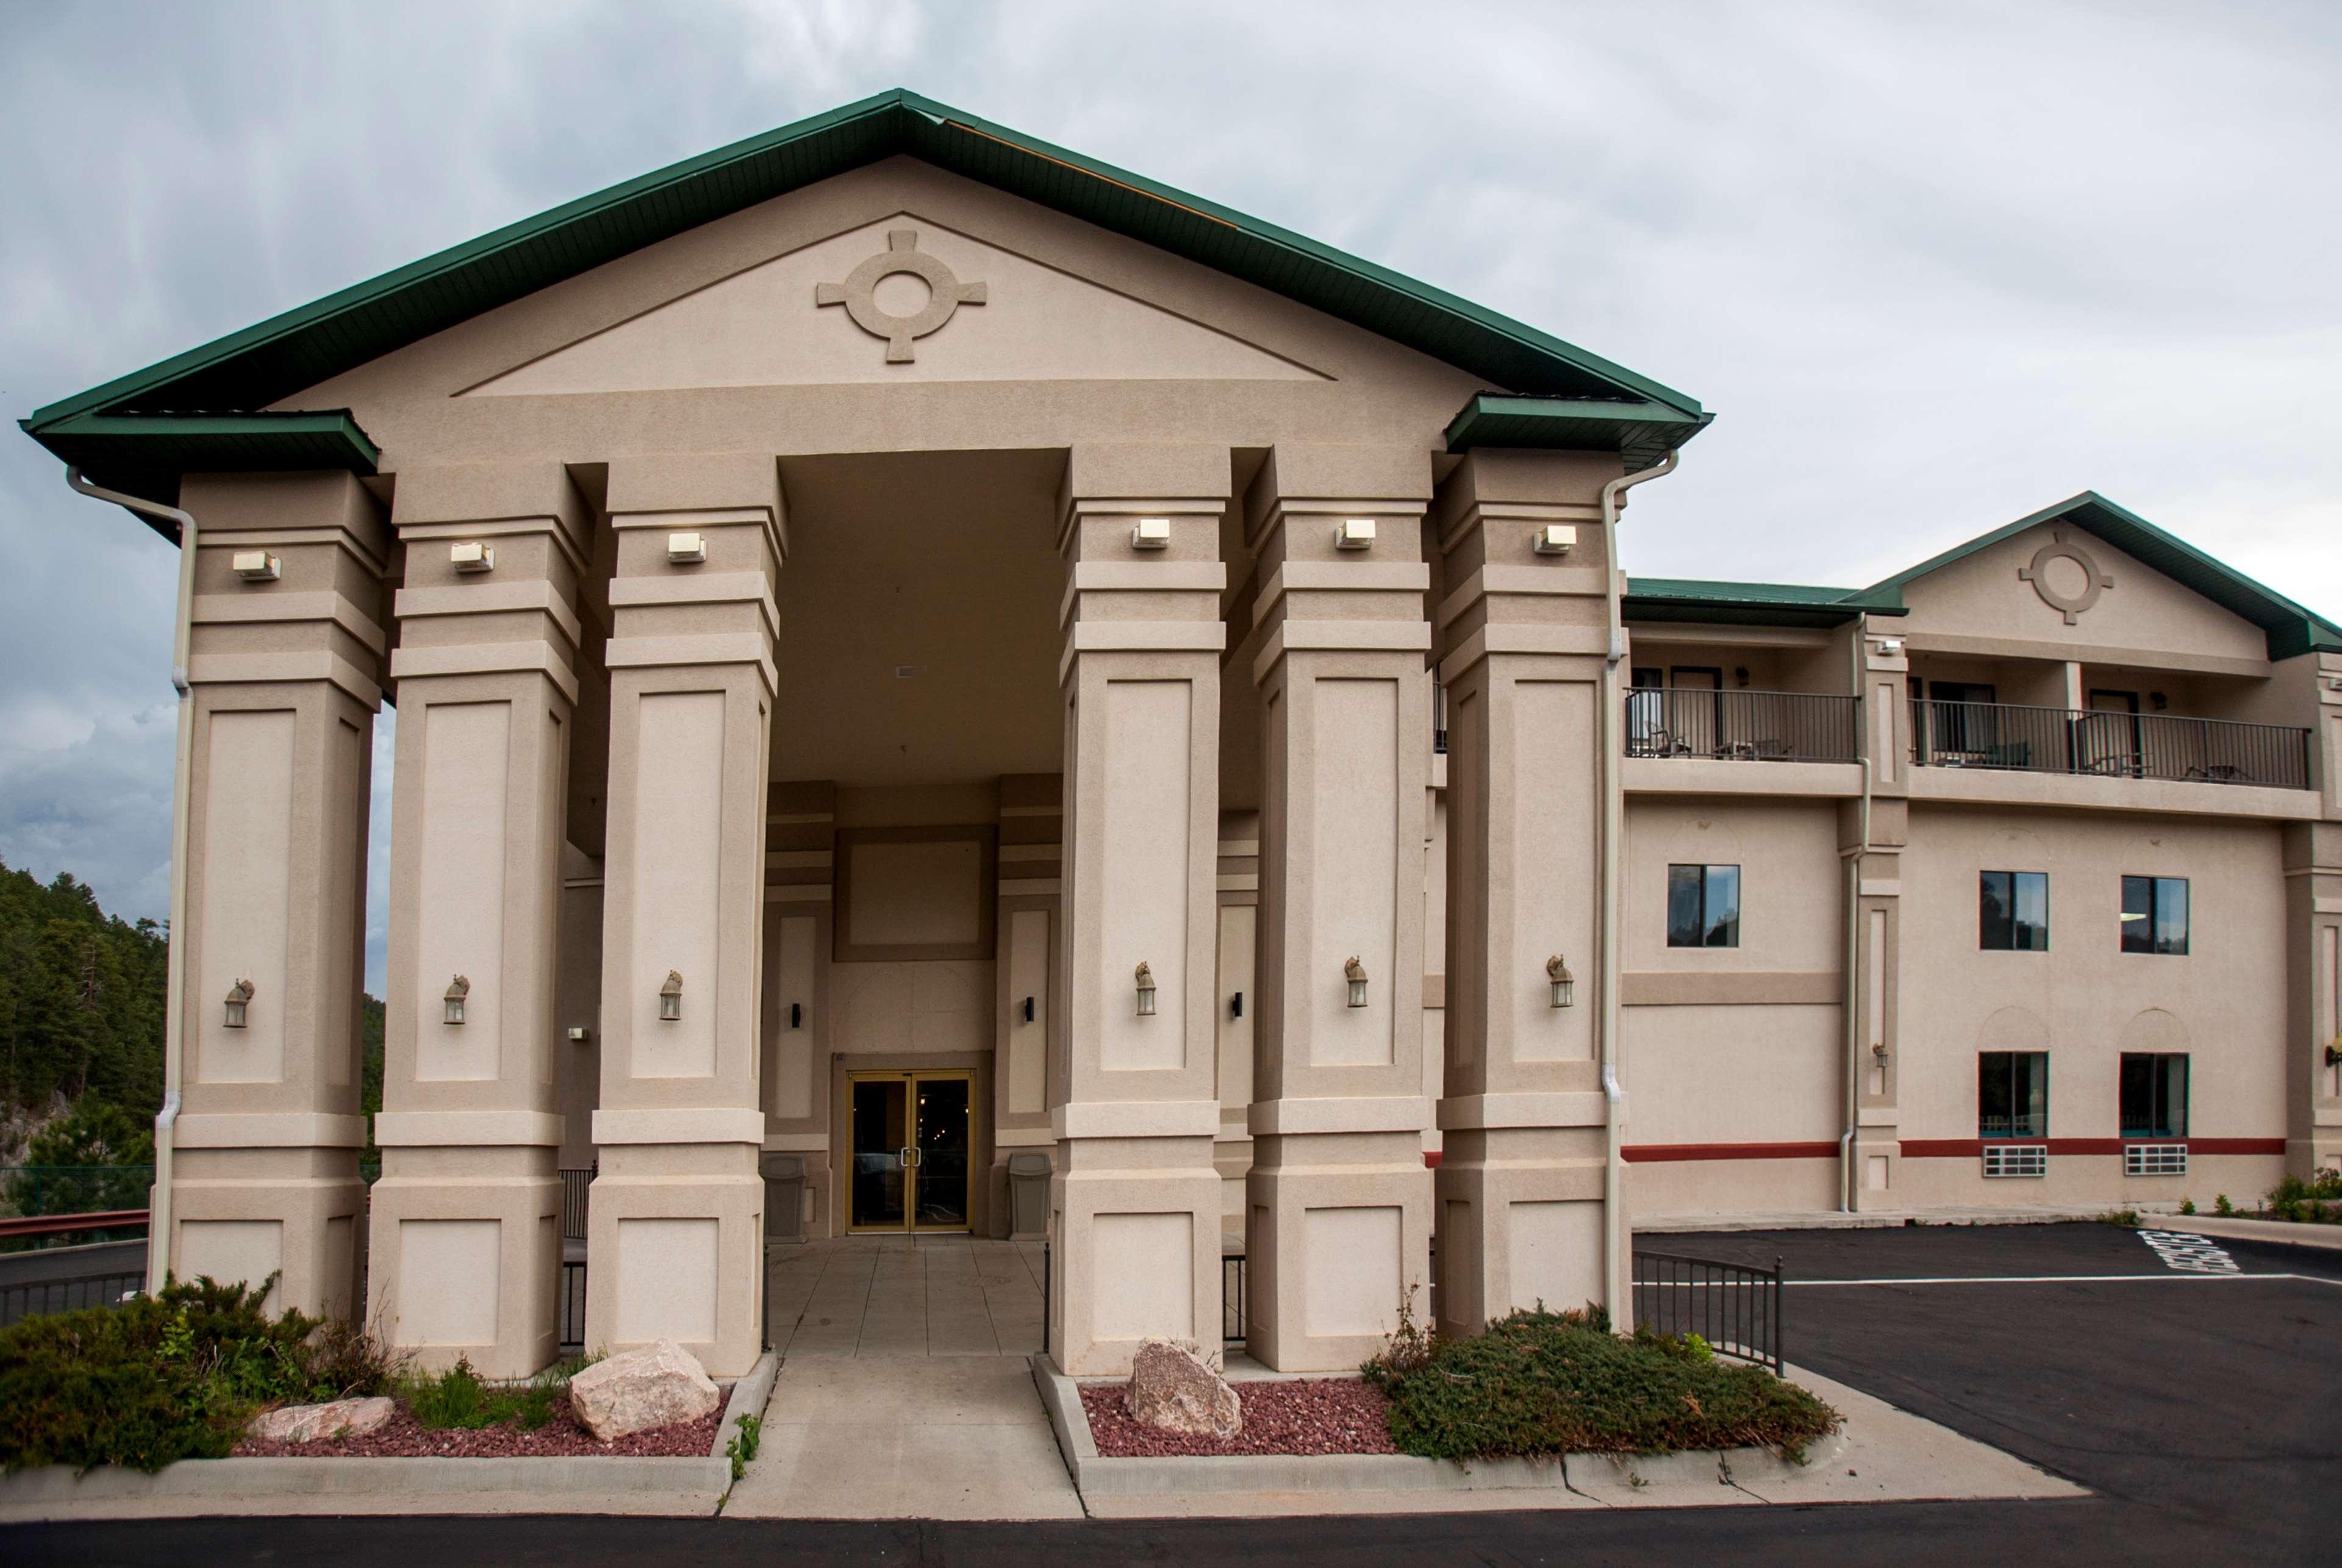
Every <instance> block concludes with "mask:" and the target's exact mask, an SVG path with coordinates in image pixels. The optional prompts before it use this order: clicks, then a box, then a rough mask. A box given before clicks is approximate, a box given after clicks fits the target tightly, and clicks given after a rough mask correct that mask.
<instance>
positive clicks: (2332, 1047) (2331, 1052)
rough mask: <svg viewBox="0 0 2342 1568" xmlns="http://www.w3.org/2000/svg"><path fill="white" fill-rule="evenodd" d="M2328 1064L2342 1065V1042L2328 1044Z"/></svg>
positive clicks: (2331, 1065) (2332, 1065)
mask: <svg viewBox="0 0 2342 1568" xmlns="http://www.w3.org/2000/svg"><path fill="white" fill-rule="evenodd" d="M2326 1064H2327V1066H2328V1067H2342V1042H2337V1043H2335V1044H2328V1045H2327V1047H2326Z"/></svg>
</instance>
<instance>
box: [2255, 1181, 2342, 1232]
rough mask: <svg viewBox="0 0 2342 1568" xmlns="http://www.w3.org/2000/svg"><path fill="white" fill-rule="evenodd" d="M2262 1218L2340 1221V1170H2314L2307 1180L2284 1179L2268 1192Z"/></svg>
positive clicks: (2341, 1192)
mask: <svg viewBox="0 0 2342 1568" xmlns="http://www.w3.org/2000/svg"><path fill="white" fill-rule="evenodd" d="M2261 1213H2262V1214H2263V1216H2264V1217H2266V1218H2268V1219H2272V1220H2291V1221H2294V1222H2296V1223H2301V1222H2307V1223H2310V1224H2322V1223H2326V1222H2327V1221H2342V1171H2317V1172H2314V1173H2312V1174H2311V1175H2310V1178H2309V1180H2307V1181H2306V1182H2305V1181H2303V1180H2302V1179H2301V1178H2300V1177H2299V1176H2287V1178H2286V1179H2285V1180H2284V1181H2282V1182H2279V1183H2277V1185H2276V1186H2275V1187H2274V1188H2272V1189H2270V1191H2269V1195H2268V1201H2267V1203H2263V1204H2262V1205H2261Z"/></svg>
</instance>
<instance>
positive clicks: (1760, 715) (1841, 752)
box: [1626, 685, 1860, 763]
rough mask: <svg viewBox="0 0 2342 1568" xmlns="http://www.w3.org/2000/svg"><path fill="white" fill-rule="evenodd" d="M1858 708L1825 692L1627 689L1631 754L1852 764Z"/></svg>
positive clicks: (1849, 699)
mask: <svg viewBox="0 0 2342 1568" xmlns="http://www.w3.org/2000/svg"><path fill="white" fill-rule="evenodd" d="M1859 706H1860V704H1859V703H1858V701H1857V699H1856V698H1854V697H1851V696H1841V695H1837V694H1825V693H1815V692H1763V691H1727V690H1724V689H1721V688H1715V689H1701V688H1697V687H1686V686H1680V685H1676V686H1643V685H1637V686H1634V687H1631V688H1629V689H1628V691H1627V693H1626V754H1627V755H1628V756H1630V757H1707V758H1713V759H1715V760H1717V761H1723V762H1774V763H1850V762H1853V761H1854V760H1856V757H1857V752H1856V749H1855V748H1856V734H1857V722H1858V711H1859Z"/></svg>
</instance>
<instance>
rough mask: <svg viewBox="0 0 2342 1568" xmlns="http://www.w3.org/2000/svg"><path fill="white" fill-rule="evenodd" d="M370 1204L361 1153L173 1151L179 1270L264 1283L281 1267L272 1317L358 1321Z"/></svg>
mask: <svg viewBox="0 0 2342 1568" xmlns="http://www.w3.org/2000/svg"><path fill="white" fill-rule="evenodd" d="M365 1204H366V1195H365V1183H364V1182H363V1181H361V1180H360V1179H359V1177H358V1152H357V1151H356V1150H355V1149H352V1148H324V1149H319V1148H274V1149H225V1148H194V1149H180V1150H178V1151H176V1152H175V1154H173V1156H172V1180H171V1229H172V1231H173V1233H174V1234H173V1236H172V1238H171V1243H172V1244H171V1273H172V1274H173V1275H174V1276H175V1277H176V1278H178V1279H181V1280H193V1279H197V1278H200V1277H203V1276H205V1275H208V1276H209V1277H211V1278H212V1279H215V1280H217V1281H220V1282H221V1283H234V1282H235V1281H238V1280H242V1281H245V1282H246V1283H251V1284H255V1285H256V1284H258V1283H260V1282H261V1281H262V1280H265V1279H266V1278H267V1277H268V1276H269V1275H270V1274H272V1273H273V1274H275V1275H276V1276H277V1279H276V1283H275V1287H274V1288H273V1289H271V1290H270V1292H269V1293H268V1296H267V1299H266V1310H267V1311H269V1312H270V1313H279V1312H283V1311H284V1310H285V1309H286V1308H288V1307H290V1308H293V1309H295V1310H297V1311H299V1312H303V1313H308V1314H309V1315H311V1316H313V1317H332V1318H343V1319H347V1318H350V1317H352V1316H353V1315H355V1312H356V1310H357V1307H358V1239H359V1238H358V1229H359V1226H360V1225H361V1224H363V1223H365V1222H364V1215H365Z"/></svg>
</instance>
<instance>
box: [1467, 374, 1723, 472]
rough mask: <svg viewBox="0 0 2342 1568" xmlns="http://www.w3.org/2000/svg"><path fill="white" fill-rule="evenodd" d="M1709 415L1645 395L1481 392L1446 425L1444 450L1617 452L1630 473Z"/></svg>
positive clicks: (1687, 435)
mask: <svg viewBox="0 0 2342 1568" xmlns="http://www.w3.org/2000/svg"><path fill="white" fill-rule="evenodd" d="M1715 417H1716V415H1714V414H1704V413H1701V412H1700V411H1699V410H1698V409H1697V408H1692V409H1683V408H1678V407H1676V406H1675V405H1673V404H1666V403H1658V402H1654V401H1653V400H1651V399H1649V398H1592V397H1506V396H1503V395H1500V394H1496V393H1489V392H1483V393H1480V394H1476V395H1475V396H1474V397H1473V399H1472V401H1471V402H1469V403H1467V404H1465V405H1464V408H1463V411H1462V412H1461V413H1459V414H1456V417H1455V418H1454V419H1452V420H1450V421H1448V423H1447V450H1448V451H1450V452H1468V451H1470V450H1471V449H1472V448H1473V447H1475V446H1527V447H1562V448H1567V449H1569V450H1572V451H1578V452H1586V451H1595V452H1616V453H1618V454H1621V455H1622V456H1624V457H1625V458H1626V468H1627V471H1628V472H1629V473H1632V472H1634V471H1636V470H1637V469H1642V468H1648V467H1651V466H1653V465H1654V464H1657V463H1658V462H1659V460H1660V459H1661V458H1663V457H1665V456H1666V454H1668V453H1669V452H1672V451H1673V450H1675V449H1676V447H1678V446H1681V445H1682V444H1684V443H1685V442H1686V441H1689V440H1690V439H1691V438H1692V437H1693V436H1695V435H1697V434H1699V433H1700V432H1701V431H1703V430H1705V429H1706V428H1707V425H1708V422H1709V421H1710V420H1712V419H1714V418H1715Z"/></svg>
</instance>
